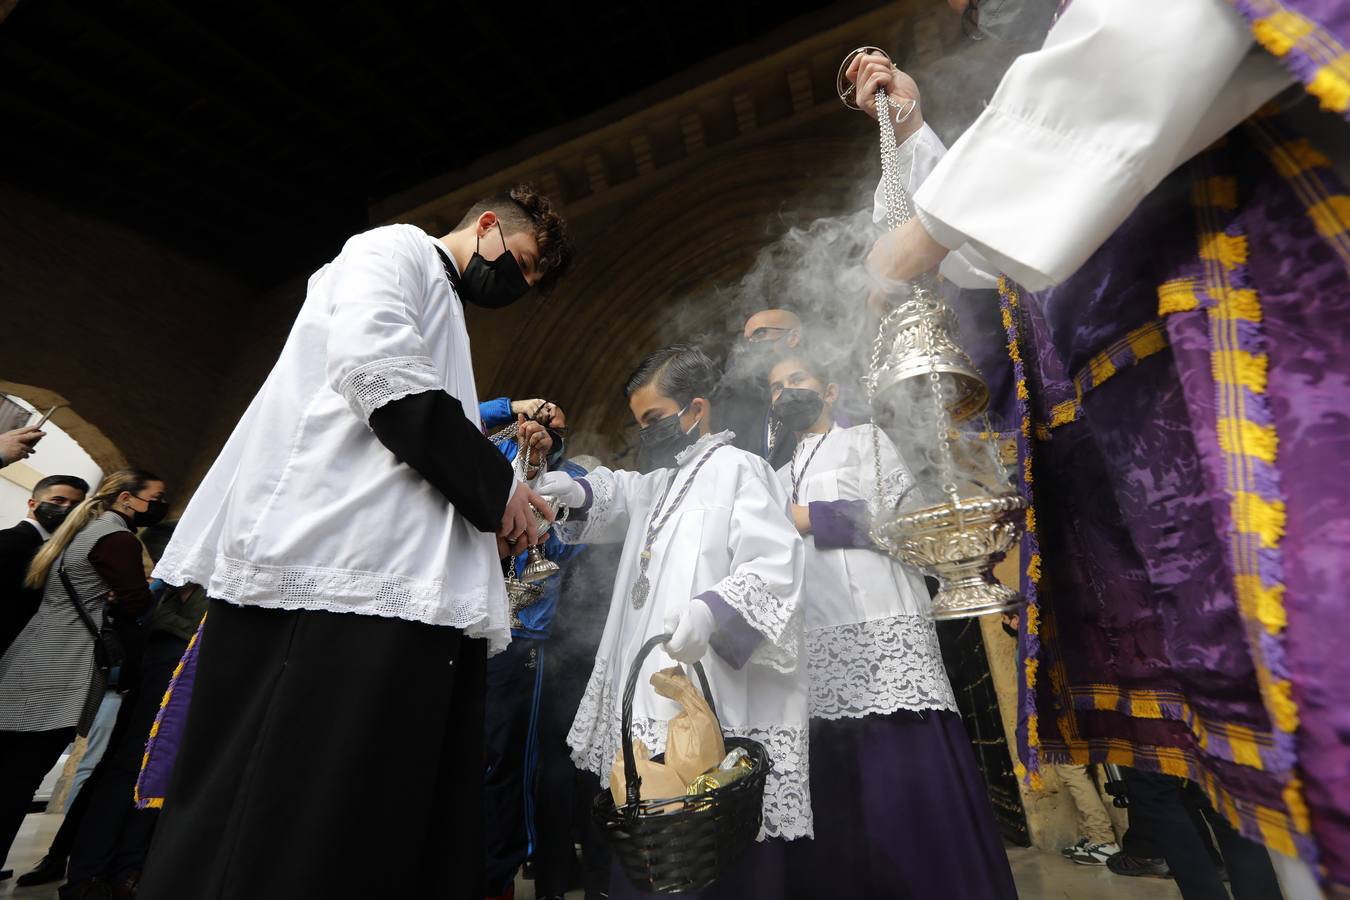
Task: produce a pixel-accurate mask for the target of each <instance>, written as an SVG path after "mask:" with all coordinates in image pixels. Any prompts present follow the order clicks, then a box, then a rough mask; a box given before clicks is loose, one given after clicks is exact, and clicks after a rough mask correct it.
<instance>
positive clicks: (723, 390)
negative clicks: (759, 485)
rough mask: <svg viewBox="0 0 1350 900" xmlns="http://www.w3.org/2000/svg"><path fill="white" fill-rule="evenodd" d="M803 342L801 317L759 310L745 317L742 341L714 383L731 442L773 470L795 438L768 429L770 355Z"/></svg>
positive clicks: (789, 451)
mask: <svg viewBox="0 0 1350 900" xmlns="http://www.w3.org/2000/svg"><path fill="white" fill-rule="evenodd" d="M801 342H802V320H801V318H800V317H798V315H797V314H796V313H794V312H793V311H792V310H790V309H762V310H760V311H759V312H757V313H755V314H754V315H752V316H750V318H748V319H746V320H745V327H744V328H743V329H742V331H741V340H740V341H739V342H738V344H737V346H736V347H735V348H734V349H733V350H732V352H731V358H730V359H728V360H727V367H726V371H725V372H724V373H723V376H722V383H721V384H719V385H718V389H717V392H718V397H717V401H716V405H715V408H716V409H717V411H718V419H719V421H718V427H719V428H730V429H731V430H732V431H734V432H735V433H736V439H735V441H734V442H733V443H734V444H735V445H736V446H737V447H740V448H741V449H742V450H748V451H749V452H751V453H755V454H758V455H759V456H762V457H764V458H765V459H766V460H768V461H769V463H770V464H772V465H773V466H774V467H775V468H776V467H778V466H780V465H782V464H783V463H784V462H786V461H787V460H788V459H790V458H791V457H792V448H793V447H794V446H795V445H796V438H795V437H794V436H793V434H792V432H791V431H788V430H787V429H782V428H778V429H775V428H774V427H773V424H774V423H773V422H772V421H771V419H770V417H769V391H768V378H767V376H768V374H769V365H770V363H771V361H772V360H773V358H774V356H775V355H776V354H777V353H779V352H781V351H783V350H791V349H793V348H795V347H798V346H799V345H800V344H801Z"/></svg>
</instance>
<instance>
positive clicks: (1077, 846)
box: [1059, 837, 1092, 859]
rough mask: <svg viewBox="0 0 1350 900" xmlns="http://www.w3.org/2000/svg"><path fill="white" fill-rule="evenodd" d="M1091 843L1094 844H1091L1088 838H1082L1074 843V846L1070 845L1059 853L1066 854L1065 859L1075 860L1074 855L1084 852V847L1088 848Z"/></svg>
mask: <svg viewBox="0 0 1350 900" xmlns="http://www.w3.org/2000/svg"><path fill="white" fill-rule="evenodd" d="M1090 843H1092V842H1091V841H1090V840H1088V839H1087V838H1085V837H1080V838H1079V839H1078V840H1076V841H1074V842H1073V843H1072V844H1070V845H1069V846H1067V847H1062V848H1060V851H1059V852H1060V853H1062V854H1064V858H1065V859H1073V855H1074V854H1075V853H1077V852H1078V851H1079V850H1082V849H1083V848H1084V847H1086V846H1087V845H1088V844H1090Z"/></svg>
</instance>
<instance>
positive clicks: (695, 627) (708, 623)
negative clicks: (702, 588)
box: [665, 598, 717, 663]
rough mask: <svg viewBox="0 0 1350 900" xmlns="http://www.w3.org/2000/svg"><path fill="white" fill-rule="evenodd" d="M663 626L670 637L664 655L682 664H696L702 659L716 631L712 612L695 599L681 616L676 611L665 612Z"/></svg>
mask: <svg viewBox="0 0 1350 900" xmlns="http://www.w3.org/2000/svg"><path fill="white" fill-rule="evenodd" d="M665 624H666V632H667V633H668V634H670V635H671V638H670V640H669V641H666V653H667V655H669V656H670V658H671V659H675V660H678V661H679V662H682V663H696V662H698V661H699V660H700V659H702V658H703V654H705V653H707V652H708V641H710V640H711V639H712V636H713V632H715V631H717V620H716V619H714V618H713V613H712V610H711V609H709V608H708V604H706V603H704V602H703V601H702V600H699V599H697V598H695V599H693V600H690V601H689V606H688V607H686V608H685V610H684V613H683V614H681V613H679V612H678V611H676V610H671V611H670V612H667V613H666V623H665Z"/></svg>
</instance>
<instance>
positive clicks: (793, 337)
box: [741, 309, 802, 352]
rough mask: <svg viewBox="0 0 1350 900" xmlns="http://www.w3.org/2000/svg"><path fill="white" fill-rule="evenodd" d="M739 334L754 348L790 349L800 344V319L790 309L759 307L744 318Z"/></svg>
mask: <svg viewBox="0 0 1350 900" xmlns="http://www.w3.org/2000/svg"><path fill="white" fill-rule="evenodd" d="M741 336H742V338H743V339H744V340H745V342H746V344H748V345H751V346H753V347H755V348H756V349H759V348H770V347H771V348H773V349H774V350H792V349H795V348H796V347H798V346H800V345H801V342H802V320H801V319H800V318H799V317H798V316H797V314H796V313H795V312H793V311H792V310H790V309H761V310H760V311H759V312H757V313H755V314H754V315H752V316H751V317H750V318H748V319H746V320H745V330H744V332H743V334H742V335H741ZM762 352H767V350H765V351H762Z"/></svg>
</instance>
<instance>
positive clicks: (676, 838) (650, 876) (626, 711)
mask: <svg viewBox="0 0 1350 900" xmlns="http://www.w3.org/2000/svg"><path fill="white" fill-rule="evenodd" d="M668 640H670V635H668V634H662V635H658V636H656V637H654V638H652V639H651V640H649V641H647V643H646V644H644V645H643V646H642V649H641V650H640V651H639V652H638V657H637V659H636V660H635V661H634V662H633V667H632V669H630V670H629V673H628V682H627V684H626V685H625V686H624V692H623V767H624V774H625V776H626V778H627V795H628V796H627V800H628V802H627V803H625V804H624V805H623V806H621V807H618V808H616V807H615V806H614V798H613V796H611V794H610V792H609V791H603V792H602V793H601V794H600V795H599V796H598V797H596V798H595V804H594V808H593V809H592V814H593V815H594V817H595V822H596V824H597V825H599V826H600V828H601V830H602V831H604V833H605V836H606V838H607V839H608V840H609V842H610V844H611V846H612V847H613V848H614V855H615V857H616V858H617V859H618V861H619V865H621V866H622V867H623V871H624V874H626V875H627V876H628V880H629V881H631V882H632V883H633V887H635V888H637V889H638V890H640V891H649V892H651V893H655V894H673V893H679V892H694V891H701V890H704V889H705V888H708V887H710V886H711V885H712V884H713V883H715V882H716V881H717V879H719V878H721V877H722V876H723V875H725V874H727V873H728V872H730V871H731V870H732V869H733V868H734V867H735V866H736V864H737V863H738V862H739V861H740V859H741V857H742V856H743V855H744V854H745V851H746V850H748V849H749V848H750V845H751V844H753V843H754V842H755V839H756V838H757V837H758V836H759V828H760V822H761V820H762V819H763V815H764V812H763V810H764V782H765V779H767V778H768V776H769V770H770V769H771V768H773V762H772V760H770V759H769V754H768V753H767V752H766V751H765V749H764V746H763V745H762V744H760V743H759V742H757V741H752V740H750V739H748V738H741V737H729V738H726V746H727V749H728V750H730V749H732V748H734V747H740V748H742V749H744V750H745V752H746V753H747V754H749V757H750V760H751V761H752V762H753V763H754V769H753V770H752V771H751V772H750V774H749V775H746V776H745V777H743V778H741V779H739V780H737V781H733V782H732V783H731V784H729V785H727V786H726V787H721V788H717V789H716V790H713V791H709V792H708V793H706V794H697V795H695V796H693V797H675V798H669V799H657V800H639V799H638V789H639V785H640V783H641V782H640V780H639V778H638V774H637V766H636V764H635V761H634V759H633V692H634V691H635V690H636V689H637V680H638V676H639V674H640V673H641V671H642V663H643V661H644V660H646V658H647V656H648V654H650V653H651V652H652V650H653V649H655V648H656V647H657V646H658V645H660V644H663V643H665V642H666V641H668ZM694 671H695V672H697V673H698V680H699V684H700V685H701V686H702V688H703V696H704V697H706V698H707V700H708V707H709V708H710V709H712V711H713V715H714V716H716V715H717V709H716V707H714V706H713V698H712V692H711V691H710V690H709V689H708V676H707V675H706V674H705V673H704V671H703V666H702V664H701V663H695V664H694ZM663 756H664V754H659V755H657V756H654V757H652V759H653V761H654V762H660V761H661V759H662V757H663Z"/></svg>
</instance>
